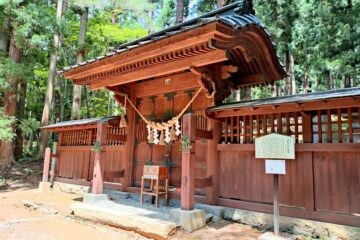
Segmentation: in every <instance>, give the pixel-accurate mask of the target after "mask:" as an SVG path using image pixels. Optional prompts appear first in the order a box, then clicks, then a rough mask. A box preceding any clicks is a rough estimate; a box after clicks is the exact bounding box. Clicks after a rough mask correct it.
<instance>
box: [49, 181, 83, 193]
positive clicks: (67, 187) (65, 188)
mask: <svg viewBox="0 0 360 240" xmlns="http://www.w3.org/2000/svg"><path fill="white" fill-rule="evenodd" d="M53 189H54V190H56V191H61V192H66V193H72V194H78V195H85V194H88V193H90V187H89V186H82V185H76V184H70V183H62V182H56V181H55V182H54V184H53Z"/></svg>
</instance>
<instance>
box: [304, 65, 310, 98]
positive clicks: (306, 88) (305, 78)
mask: <svg viewBox="0 0 360 240" xmlns="http://www.w3.org/2000/svg"><path fill="white" fill-rule="evenodd" d="M303 88H304V93H308V92H309V76H308V72H307V70H305V71H304V79H303Z"/></svg>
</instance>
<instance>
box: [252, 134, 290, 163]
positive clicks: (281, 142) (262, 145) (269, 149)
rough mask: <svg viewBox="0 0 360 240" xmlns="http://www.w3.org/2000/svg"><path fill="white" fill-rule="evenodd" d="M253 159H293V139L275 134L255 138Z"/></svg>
mask: <svg viewBox="0 0 360 240" xmlns="http://www.w3.org/2000/svg"><path fill="white" fill-rule="evenodd" d="M255 157H256V158H273V159H295V139H294V138H293V137H290V136H285V135H281V134H277V133H272V134H269V135H266V136H263V137H259V138H256V139H255Z"/></svg>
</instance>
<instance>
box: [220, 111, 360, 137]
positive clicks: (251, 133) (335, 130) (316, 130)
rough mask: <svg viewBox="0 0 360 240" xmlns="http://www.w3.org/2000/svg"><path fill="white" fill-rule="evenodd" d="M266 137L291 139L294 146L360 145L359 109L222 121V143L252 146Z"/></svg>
mask: <svg viewBox="0 0 360 240" xmlns="http://www.w3.org/2000/svg"><path fill="white" fill-rule="evenodd" d="M269 133H280V134H285V135H288V136H293V137H294V138H295V140H296V143H342V142H344V143H346V142H348V143H352V142H360V118H359V108H338V109H328V110H316V111H306V112H302V113H300V112H287V113H275V114H261V115H244V116H230V117H225V118H223V125H222V143H225V144H229V143H242V144H245V143H247V144H249V143H254V140H255V138H257V137H260V136H264V135H266V134H269Z"/></svg>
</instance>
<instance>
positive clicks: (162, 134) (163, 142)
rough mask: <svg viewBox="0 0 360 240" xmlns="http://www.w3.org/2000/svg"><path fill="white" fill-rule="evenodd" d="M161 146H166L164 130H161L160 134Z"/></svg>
mask: <svg viewBox="0 0 360 240" xmlns="http://www.w3.org/2000/svg"><path fill="white" fill-rule="evenodd" d="M159 145H166V143H165V133H164V131H163V130H161V133H160V142H159Z"/></svg>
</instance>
